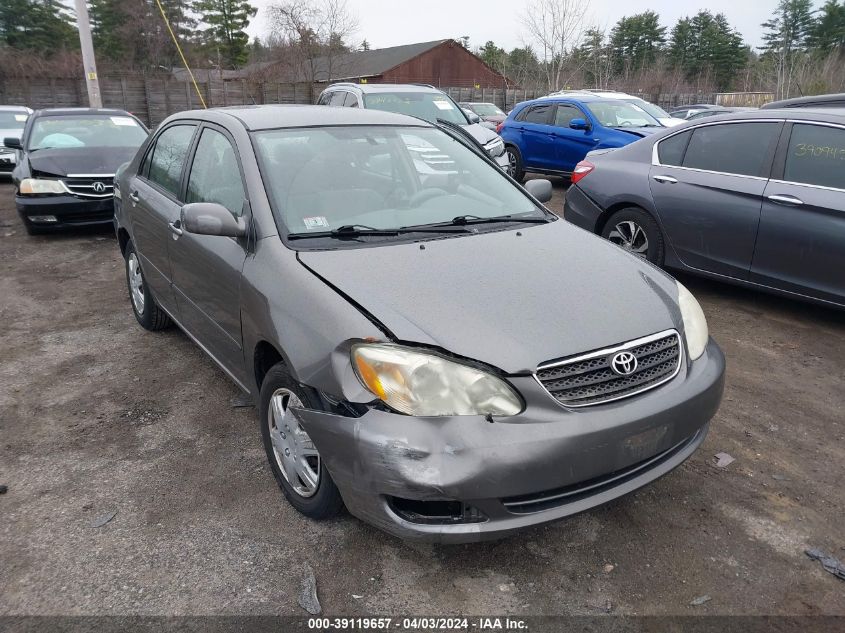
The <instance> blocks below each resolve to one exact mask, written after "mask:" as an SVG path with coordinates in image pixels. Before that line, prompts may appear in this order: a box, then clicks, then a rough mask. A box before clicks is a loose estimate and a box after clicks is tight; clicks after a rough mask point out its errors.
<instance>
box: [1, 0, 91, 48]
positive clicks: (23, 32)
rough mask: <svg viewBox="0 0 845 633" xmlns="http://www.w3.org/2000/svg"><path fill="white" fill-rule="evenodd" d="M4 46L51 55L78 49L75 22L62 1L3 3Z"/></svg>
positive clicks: (4, 0)
mask: <svg viewBox="0 0 845 633" xmlns="http://www.w3.org/2000/svg"><path fill="white" fill-rule="evenodd" d="M0 44H5V45H7V46H9V47H11V48H16V49H28V50H34V51H38V52H39V53H50V52H55V51H57V50H60V49H62V48H78V47H79V36H78V34H77V32H76V28H75V26H74V22H73V18H72V17H71V16H70V15H69V14H68V12H67V10H66V9H65V7H64V6H63V5H62V4H61V3H59V2H58V0H2V1H0Z"/></svg>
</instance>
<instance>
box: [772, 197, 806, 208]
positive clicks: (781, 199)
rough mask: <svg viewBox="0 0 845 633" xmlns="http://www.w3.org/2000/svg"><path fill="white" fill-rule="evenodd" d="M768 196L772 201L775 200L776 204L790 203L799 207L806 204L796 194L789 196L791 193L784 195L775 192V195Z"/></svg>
mask: <svg viewBox="0 0 845 633" xmlns="http://www.w3.org/2000/svg"><path fill="white" fill-rule="evenodd" d="M768 198H769V200H771V201H772V202H774V203H776V204H786V205H790V206H793V207H797V206H798V205H800V204H804V201H803V200H800V199H798V198H796V197H795V196H789V195H783V196H782V195H778V194H775V195H773V196H768Z"/></svg>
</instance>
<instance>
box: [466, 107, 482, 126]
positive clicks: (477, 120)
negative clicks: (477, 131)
mask: <svg viewBox="0 0 845 633" xmlns="http://www.w3.org/2000/svg"><path fill="white" fill-rule="evenodd" d="M464 114H466V115H467V118H468V119H469V122H470V123H481V117H480V116H478V115H477V114H476V113H475V112H473V111H472V110H469V109H466V108H464Z"/></svg>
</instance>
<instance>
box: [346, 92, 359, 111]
mask: <svg viewBox="0 0 845 633" xmlns="http://www.w3.org/2000/svg"><path fill="white" fill-rule="evenodd" d="M343 105H345V106H346V107H347V108H357V107H358V97H356V96H355V95H354V94H352V93H351V92H347V93H346V100H345V101H344V102H343Z"/></svg>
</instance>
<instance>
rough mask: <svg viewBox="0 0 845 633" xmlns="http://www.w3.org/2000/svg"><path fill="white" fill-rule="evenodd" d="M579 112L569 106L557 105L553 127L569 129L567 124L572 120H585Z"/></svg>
mask: <svg viewBox="0 0 845 633" xmlns="http://www.w3.org/2000/svg"><path fill="white" fill-rule="evenodd" d="M586 118H587V117H586V116H585V115H584V113H583V112H581V110H579V109H578V108H576V107H575V106H571V105H558V107H557V110H555V125H556V126H558V127H566V128H568V127H569V122H570V121H571V120H572V119H586Z"/></svg>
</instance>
